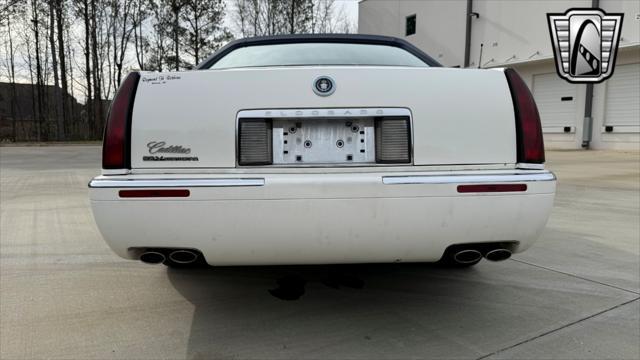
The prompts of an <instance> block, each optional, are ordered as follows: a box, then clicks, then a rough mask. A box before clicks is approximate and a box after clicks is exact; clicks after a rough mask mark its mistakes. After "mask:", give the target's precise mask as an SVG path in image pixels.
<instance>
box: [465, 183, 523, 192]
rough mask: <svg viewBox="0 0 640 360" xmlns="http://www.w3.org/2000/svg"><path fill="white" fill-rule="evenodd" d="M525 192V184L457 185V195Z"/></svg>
mask: <svg viewBox="0 0 640 360" xmlns="http://www.w3.org/2000/svg"><path fill="white" fill-rule="evenodd" d="M513 191H527V184H481V185H458V192H459V193H482V192H491V193H493V192H513Z"/></svg>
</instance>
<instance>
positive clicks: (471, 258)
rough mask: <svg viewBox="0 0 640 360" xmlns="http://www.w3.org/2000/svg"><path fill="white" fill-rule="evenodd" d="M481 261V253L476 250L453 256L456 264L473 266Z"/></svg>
mask: <svg viewBox="0 0 640 360" xmlns="http://www.w3.org/2000/svg"><path fill="white" fill-rule="evenodd" d="M481 259H482V253H481V252H480V251H478V250H471V249H467V250H462V251H458V252H457V253H455V254H454V255H453V260H454V261H455V262H457V263H458V264H473V263H476V262H478V261H480V260H481Z"/></svg>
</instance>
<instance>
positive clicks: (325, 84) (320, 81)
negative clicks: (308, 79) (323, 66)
mask: <svg viewBox="0 0 640 360" xmlns="http://www.w3.org/2000/svg"><path fill="white" fill-rule="evenodd" d="M334 91H336V85H335V82H334V81H333V79H332V78H330V77H328V76H320V77H319V78H317V79H316V80H315V81H314V82H313V92H315V93H316V95H319V96H329V95H331V94H333V92H334Z"/></svg>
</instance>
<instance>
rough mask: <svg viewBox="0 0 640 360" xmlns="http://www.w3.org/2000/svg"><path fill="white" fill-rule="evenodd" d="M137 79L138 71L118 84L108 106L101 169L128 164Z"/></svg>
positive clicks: (127, 165)
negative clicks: (114, 95)
mask: <svg viewBox="0 0 640 360" xmlns="http://www.w3.org/2000/svg"><path fill="white" fill-rule="evenodd" d="M138 80H140V74H139V73H137V72H132V73H130V74H129V75H128V76H127V78H126V79H125V80H124V81H123V82H122V84H121V85H120V88H119V89H118V92H117V93H116V97H115V98H114V99H113V102H112V103H111V108H109V116H108V117H107V123H106V126H105V128H104V139H103V142H102V168H103V169H126V168H129V166H130V164H129V132H130V131H131V112H132V110H133V99H134V97H135V93H136V88H137V87H138Z"/></svg>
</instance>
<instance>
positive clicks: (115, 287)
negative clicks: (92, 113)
mask: <svg viewBox="0 0 640 360" xmlns="http://www.w3.org/2000/svg"><path fill="white" fill-rule="evenodd" d="M547 157H548V160H549V161H548V167H549V168H550V169H552V170H553V171H555V172H556V174H557V175H558V177H559V189H558V197H557V201H556V206H555V208H554V211H553V214H552V216H551V220H550V221H549V224H548V226H547V229H546V230H545V232H544V234H543V235H542V238H541V239H540V240H539V241H538V243H537V244H536V245H535V246H534V247H533V248H531V249H530V250H529V251H527V252H525V253H523V254H520V255H517V256H515V257H514V258H513V259H511V260H508V261H505V262H502V263H488V262H486V261H484V262H481V263H480V264H479V265H478V266H476V267H475V268H473V269H467V270H456V269H443V268H438V267H434V266H428V265H421V264H405V265H386V266H383V265H375V266H374V265H368V266H357V267H340V268H323V267H310V268H284V269H282V268H220V269H202V270H193V271H191V270H186V271H185V270H181V271H180V270H167V269H166V268H165V267H163V266H149V265H144V264H141V263H138V262H133V261H125V260H122V259H119V258H118V257H116V256H115V255H114V254H112V253H111V251H110V250H109V249H108V248H107V246H106V245H105V243H104V242H103V241H102V239H101V237H100V234H99V233H98V230H97V228H96V226H95V224H94V221H93V218H92V215H91V212H90V210H89V204H88V200H87V187H86V184H87V182H88V180H89V179H90V178H91V177H92V176H94V175H96V174H97V173H98V171H99V170H98V168H99V164H100V148H99V147H97V146H57V147H2V148H0V165H1V167H0V171H1V183H0V186H1V197H0V202H1V214H0V215H1V222H0V229H1V232H0V236H1V238H0V315H1V318H0V320H1V321H0V358H2V359H13V358H64V359H110V358H119V359H134V358H136V359H157V358H190V359H212V358H216V359H217V358H221V359H245V358H252V359H266V358H278V359H280V358H290V359H301V358H315V359H319V358H340V359H345V358H349V359H351V358H353V359H378V358H393V359H404V358H465V359H480V358H483V359H484V358H488V359H499V358H509V359H512V358H527V359H531V358H545V359H546V358H557V359H568V358H575V359H586V358H592V359H603V358H611V359H614V358H615V359H623V358H626V359H637V358H640V345H639V343H638V339H639V338H640V329H639V327H640V316H639V311H640V310H639V305H640V300H638V298H639V297H640V295H639V293H640V268H639V263H640V261H639V256H640V249H639V246H640V244H639V242H640V240H639V239H640V229H639V228H640V192H639V187H640V156H639V154H638V153H637V152H636V153H623V152H599V151H589V152H582V151H570V152H569V151H567V152H548V153H547ZM328 271H331V272H332V273H333V274H337V275H336V276H337V277H338V278H340V277H342V278H341V279H339V281H338V282H343V283H347V282H348V281H347V280H353V279H357V281H361V282H362V283H363V284H364V287H363V288H362V289H357V288H352V287H349V286H339V287H337V288H336V287H330V286H326V285H325V284H324V283H323V282H326V281H323V280H324V279H325V277H326V274H327V272H328ZM283 273H292V274H298V276H300V277H302V278H304V279H306V280H307V282H308V283H307V286H306V293H305V294H304V296H302V297H301V298H300V300H297V301H282V300H280V299H277V298H275V297H273V296H271V295H270V294H269V292H268V291H267V290H268V289H271V288H274V284H275V279H276V278H278V277H279V276H281V275H282V274H283ZM352 285H353V284H352ZM355 285H359V284H357V283H356V284H355ZM356 287H357V286H356Z"/></svg>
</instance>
